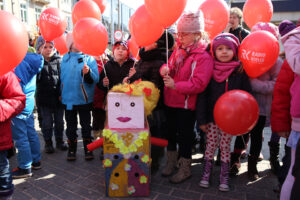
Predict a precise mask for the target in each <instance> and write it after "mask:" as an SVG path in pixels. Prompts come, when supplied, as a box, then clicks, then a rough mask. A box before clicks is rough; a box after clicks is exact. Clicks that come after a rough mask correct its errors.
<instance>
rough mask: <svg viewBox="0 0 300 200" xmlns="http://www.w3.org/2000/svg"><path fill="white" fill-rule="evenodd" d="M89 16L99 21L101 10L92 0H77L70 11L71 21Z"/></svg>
mask: <svg viewBox="0 0 300 200" xmlns="http://www.w3.org/2000/svg"><path fill="white" fill-rule="evenodd" d="M85 17H91V18H95V19H98V20H100V21H101V11H100V8H99V7H98V5H97V4H96V3H95V2H94V1H92V0H81V1H78V2H77V3H76V4H75V6H74V8H73V11H72V21H73V24H74V25H75V24H76V22H77V21H78V20H80V19H82V18H85Z"/></svg>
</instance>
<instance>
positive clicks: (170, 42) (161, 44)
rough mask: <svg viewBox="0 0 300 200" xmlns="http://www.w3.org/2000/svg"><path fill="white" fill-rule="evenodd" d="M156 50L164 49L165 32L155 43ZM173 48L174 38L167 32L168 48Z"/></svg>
mask: <svg viewBox="0 0 300 200" xmlns="http://www.w3.org/2000/svg"><path fill="white" fill-rule="evenodd" d="M156 44H157V48H158V49H166V44H167V41H166V31H165V32H164V33H163V34H162V36H161V37H160V38H159V39H158V40H157V41H156ZM173 46H174V37H173V35H172V34H171V33H169V32H168V48H169V49H172V47H173Z"/></svg>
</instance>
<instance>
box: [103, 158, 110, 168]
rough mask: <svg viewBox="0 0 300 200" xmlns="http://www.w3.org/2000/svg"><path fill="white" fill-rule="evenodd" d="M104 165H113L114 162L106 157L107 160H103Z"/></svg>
mask: <svg viewBox="0 0 300 200" xmlns="http://www.w3.org/2000/svg"><path fill="white" fill-rule="evenodd" d="M103 165H104V167H111V166H112V162H111V160H109V159H105V160H103Z"/></svg>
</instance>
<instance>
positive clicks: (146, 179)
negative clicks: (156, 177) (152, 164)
mask: <svg viewBox="0 0 300 200" xmlns="http://www.w3.org/2000/svg"><path fill="white" fill-rule="evenodd" d="M147 182H148V178H147V176H144V175H143V176H141V177H140V184H145V183H147Z"/></svg>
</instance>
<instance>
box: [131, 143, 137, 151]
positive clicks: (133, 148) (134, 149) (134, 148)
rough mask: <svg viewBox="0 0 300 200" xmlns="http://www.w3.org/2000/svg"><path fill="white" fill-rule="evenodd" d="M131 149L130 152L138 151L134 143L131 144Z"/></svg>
mask: <svg viewBox="0 0 300 200" xmlns="http://www.w3.org/2000/svg"><path fill="white" fill-rule="evenodd" d="M129 151H130V152H136V151H137V148H136V146H135V145H134V144H131V145H130V146H129Z"/></svg>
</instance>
